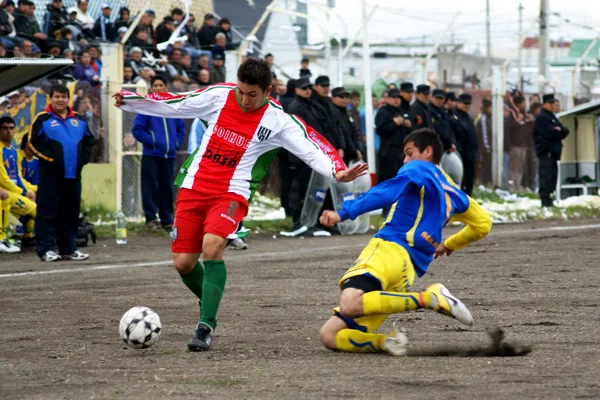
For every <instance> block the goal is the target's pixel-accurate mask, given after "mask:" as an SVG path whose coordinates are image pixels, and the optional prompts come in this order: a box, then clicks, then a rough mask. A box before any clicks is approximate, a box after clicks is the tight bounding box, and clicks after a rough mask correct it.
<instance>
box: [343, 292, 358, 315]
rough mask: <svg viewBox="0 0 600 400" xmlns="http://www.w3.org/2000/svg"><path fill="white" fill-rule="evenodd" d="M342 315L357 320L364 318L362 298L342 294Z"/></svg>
mask: <svg viewBox="0 0 600 400" xmlns="http://www.w3.org/2000/svg"><path fill="white" fill-rule="evenodd" d="M340 314H341V315H342V316H343V317H346V318H357V317H360V316H362V297H361V296H360V295H354V294H353V293H349V295H346V294H345V293H342V296H341V298H340Z"/></svg>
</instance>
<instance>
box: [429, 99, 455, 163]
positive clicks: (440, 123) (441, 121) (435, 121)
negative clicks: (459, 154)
mask: <svg viewBox="0 0 600 400" xmlns="http://www.w3.org/2000/svg"><path fill="white" fill-rule="evenodd" d="M445 101H446V92H445V91H444V90H443V89H433V92H432V97H431V100H430V102H429V104H428V105H427V112H428V114H429V121H430V124H431V127H432V128H433V130H435V131H436V132H437V134H438V135H439V136H440V140H441V141H442V145H443V146H444V151H455V150H456V146H455V145H454V140H455V139H454V135H453V133H452V127H451V126H450V119H449V118H448V113H447V112H446V110H445V109H444V102H445Z"/></svg>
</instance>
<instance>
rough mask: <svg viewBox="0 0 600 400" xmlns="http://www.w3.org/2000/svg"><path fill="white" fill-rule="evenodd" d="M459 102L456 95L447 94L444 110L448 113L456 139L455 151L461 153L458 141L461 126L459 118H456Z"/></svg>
mask: <svg viewBox="0 0 600 400" xmlns="http://www.w3.org/2000/svg"><path fill="white" fill-rule="evenodd" d="M457 101H458V100H457V99H456V93H454V92H446V102H445V103H444V109H445V110H446V113H447V117H448V118H447V119H448V122H450V129H451V133H452V138H454V145H455V148H454V150H456V151H458V152H459V153H460V147H459V143H458V140H457V139H456V135H457V132H458V131H460V128H459V124H458V118H457V117H456V115H454V110H456V103H457ZM454 150H453V151H454Z"/></svg>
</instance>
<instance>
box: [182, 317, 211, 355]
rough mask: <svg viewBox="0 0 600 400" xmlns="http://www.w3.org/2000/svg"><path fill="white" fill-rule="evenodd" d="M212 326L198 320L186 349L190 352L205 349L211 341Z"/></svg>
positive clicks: (208, 347)
mask: <svg viewBox="0 0 600 400" xmlns="http://www.w3.org/2000/svg"><path fill="white" fill-rule="evenodd" d="M212 334H213V328H211V327H210V326H208V325H206V324H205V323H204V322H198V325H196V330H195V331H194V336H192V338H191V339H190V341H189V342H188V350H189V351H192V352H197V351H206V350H208V349H210V345H211V343H212Z"/></svg>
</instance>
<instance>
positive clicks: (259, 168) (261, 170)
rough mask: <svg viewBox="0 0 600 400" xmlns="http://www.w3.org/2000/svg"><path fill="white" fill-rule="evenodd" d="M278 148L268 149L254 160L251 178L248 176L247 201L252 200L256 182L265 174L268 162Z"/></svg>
mask: <svg viewBox="0 0 600 400" xmlns="http://www.w3.org/2000/svg"><path fill="white" fill-rule="evenodd" d="M278 151H279V148H277V149H273V150H269V151H267V152H266V153H264V154H261V155H260V157H258V159H257V160H256V163H255V164H254V166H253V167H252V172H251V178H250V197H249V198H248V203H250V202H251V201H252V198H253V197H254V193H256V189H257V188H258V184H259V183H260V181H261V180H262V178H264V177H265V175H266V174H267V169H268V168H269V164H271V161H273V159H274V158H275V156H276V155H277V152H278Z"/></svg>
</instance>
